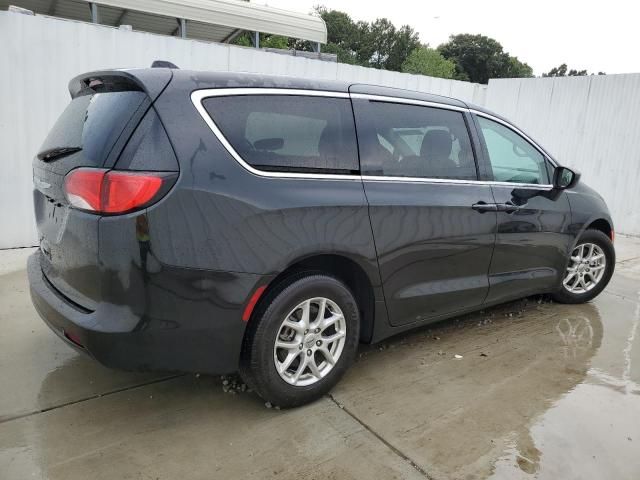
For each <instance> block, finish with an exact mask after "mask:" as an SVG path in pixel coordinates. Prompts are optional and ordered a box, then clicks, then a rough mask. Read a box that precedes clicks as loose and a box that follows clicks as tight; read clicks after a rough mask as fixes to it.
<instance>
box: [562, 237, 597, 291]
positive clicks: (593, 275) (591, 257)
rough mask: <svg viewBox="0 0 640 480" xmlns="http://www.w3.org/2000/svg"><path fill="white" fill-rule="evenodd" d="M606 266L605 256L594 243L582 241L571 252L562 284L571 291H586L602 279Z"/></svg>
mask: <svg viewBox="0 0 640 480" xmlns="http://www.w3.org/2000/svg"><path fill="white" fill-rule="evenodd" d="M606 266H607V258H606V257H605V255H604V252H603V251H602V248H600V247H599V246H598V245H596V244H595V243H583V244H580V245H578V246H577V247H576V248H574V249H573V252H571V260H570V261H569V266H568V267H567V272H566V273H565V276H564V280H563V282H562V284H563V285H564V288H566V289H567V290H568V291H569V292H571V293H577V294H581V293H586V292H588V291H589V290H591V289H593V288H594V287H595V286H596V285H597V284H598V283H599V282H600V280H601V279H602V277H603V275H604V270H605V268H606Z"/></svg>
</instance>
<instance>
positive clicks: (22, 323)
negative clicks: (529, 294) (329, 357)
mask: <svg viewBox="0 0 640 480" xmlns="http://www.w3.org/2000/svg"><path fill="white" fill-rule="evenodd" d="M616 249H617V253H618V265H617V271H616V274H615V275H614V278H613V280H612V282H611V284H610V286H609V287H608V288H607V290H606V291H605V292H604V293H603V294H602V295H600V296H599V297H598V298H597V299H596V300H594V301H593V302H592V303H589V304H586V305H577V306H566V305H558V304H553V303H548V301H546V300H545V299H542V298H529V299H526V300H522V301H518V302H513V303H510V304H507V305H503V306H500V307H496V308H492V309H487V310H485V311H483V312H478V313H475V314H471V315H467V316H464V317H459V318H456V319H452V320H449V321H446V322H443V323H441V324H438V325H435V326H432V327H431V328H425V329H422V330H418V331H416V332H412V333H409V334H407V335H403V336H401V337H397V338H394V339H392V340H390V341H387V342H384V344H383V345H378V346H372V347H363V348H362V350H361V355H360V358H359V360H358V362H357V363H356V364H355V365H354V366H353V368H352V369H351V370H350V371H349V372H348V373H347V375H346V376H345V378H344V379H343V380H342V382H341V383H340V384H339V385H338V386H337V387H336V388H335V389H334V391H333V392H332V394H331V395H330V396H328V397H325V398H323V399H322V400H320V401H318V402H315V403H314V404H312V405H309V406H306V407H303V408H299V409H295V410H290V411H279V410H275V409H267V408H265V406H264V404H263V403H262V401H261V400H260V399H259V398H258V397H256V396H255V395H254V394H249V393H240V394H236V395H232V394H229V393H224V392H223V391H222V385H221V381H220V379H219V378H211V377H206V376H200V377H196V376H194V375H181V376H167V375H162V374H132V373H126V372H118V371H113V370H108V369H106V368H104V367H101V366H100V365H98V364H96V363H95V362H93V361H92V360H90V359H88V358H85V357H84V356H82V355H79V354H77V353H75V352H74V351H73V350H71V349H69V348H68V347H67V346H66V345H64V344H63V343H62V342H61V341H60V340H59V339H57V338H56V337H55V336H54V335H53V334H52V333H51V332H49V331H48V329H47V327H45V326H44V324H43V323H42V322H41V320H40V319H39V318H38V317H37V314H36V313H35V311H34V310H33V307H32V306H31V303H30V301H29V297H28V290H27V282H26V274H25V271H24V260H25V258H26V256H27V254H28V253H29V251H28V250H14V251H4V252H0V325H2V334H1V335H0V380H1V382H0V478H1V479H3V480H4V479H24V478H55V479H58V478H59V479H86V478H97V479H102V478H104V479H114V478H153V479H155V478H162V479H164V478H167V479H173V478H177V477H180V478H183V479H192V478H203V479H204V478H206V479H212V478H222V479H229V478H259V479H262V478H275V477H278V478H317V479H331V478H336V479H345V478H433V479H440V478H463V479H475V478H509V479H511V478H549V479H557V478H562V479H571V478H576V479H577V478H581V479H582V478H594V479H595V478H597V479H601V478H614V479H637V478H640V455H638V452H639V451H640V450H639V449H640V326H639V324H640V239H632V238H625V237H619V238H618V239H617V241H616ZM455 355H460V356H462V358H459V359H458V358H455Z"/></svg>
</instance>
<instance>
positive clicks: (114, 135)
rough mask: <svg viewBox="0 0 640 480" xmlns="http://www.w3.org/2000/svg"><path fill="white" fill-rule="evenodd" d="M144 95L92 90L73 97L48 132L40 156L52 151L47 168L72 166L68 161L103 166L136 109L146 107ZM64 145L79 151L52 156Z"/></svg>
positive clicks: (42, 156) (131, 92)
mask: <svg viewBox="0 0 640 480" xmlns="http://www.w3.org/2000/svg"><path fill="white" fill-rule="evenodd" d="M146 99H147V95H146V94H145V93H144V92H140V91H121V92H107V93H94V94H91V95H81V96H78V97H76V98H74V99H73V100H72V101H71V103H70V104H69V105H68V106H67V108H66V109H65V110H64V112H62V115H60V117H59V118H58V120H57V122H56V123H55V125H54V126H53V128H52V129H51V131H50V132H49V135H48V136H47V138H46V139H45V141H44V143H43V144H42V147H41V148H40V153H39V156H40V157H41V158H47V157H46V155H45V154H46V153H47V152H53V159H52V160H51V161H50V168H52V169H54V170H55V169H56V167H60V168H61V169H62V170H64V171H65V172H66V171H67V170H68V169H69V167H73V166H75V165H70V164H69V163H70V162H73V163H77V164H78V165H82V166H91V167H101V166H103V165H104V162H105V161H106V159H107V157H108V156H109V153H110V152H111V149H112V148H113V146H114V145H115V143H116V142H117V141H118V139H119V138H120V135H121V134H122V132H123V131H124V129H125V128H126V127H127V124H128V123H129V122H130V121H132V120H133V119H134V117H135V114H136V112H137V111H138V109H140V108H146V106H147V104H148V103H147V102H146ZM138 118H139V117H138ZM136 121H137V120H136ZM63 149H78V153H76V154H74V155H73V156H70V157H69V158H65V159H64V160H63V159H62V158H61V159H60V160H61V161H59V160H57V159H55V152H59V151H63ZM44 161H45V162H47V160H44Z"/></svg>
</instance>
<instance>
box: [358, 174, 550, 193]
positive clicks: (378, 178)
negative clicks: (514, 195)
mask: <svg viewBox="0 0 640 480" xmlns="http://www.w3.org/2000/svg"><path fill="white" fill-rule="evenodd" d="M362 181H364V182H399V183H437V184H449V185H492V186H497V187H512V188H523V189H529V190H531V189H532V190H552V189H553V185H546V184H540V185H539V184H537V183H514V182H497V181H495V182H494V181H489V180H459V179H456V178H424V177H387V176H380V175H362Z"/></svg>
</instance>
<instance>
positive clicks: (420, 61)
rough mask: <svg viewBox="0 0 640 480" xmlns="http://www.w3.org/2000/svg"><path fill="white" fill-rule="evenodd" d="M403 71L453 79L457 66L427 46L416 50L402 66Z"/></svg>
mask: <svg viewBox="0 0 640 480" xmlns="http://www.w3.org/2000/svg"><path fill="white" fill-rule="evenodd" d="M402 71H403V72H406V73H415V74H418V75H428V76H430V77H439V78H453V77H454V75H455V73H456V64H455V63H453V62H452V61H451V60H447V59H446V58H444V57H443V56H442V55H440V54H439V53H438V51H437V50H435V49H433V48H429V47H428V46H427V45H423V46H421V47H418V48H415V49H414V50H413V51H412V52H411V53H410V54H409V56H408V57H407V59H406V60H405V61H404V63H403V64H402Z"/></svg>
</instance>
